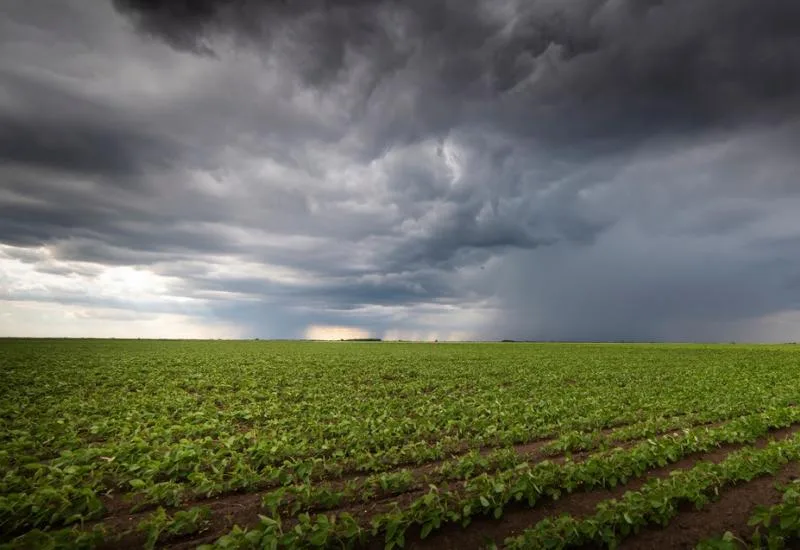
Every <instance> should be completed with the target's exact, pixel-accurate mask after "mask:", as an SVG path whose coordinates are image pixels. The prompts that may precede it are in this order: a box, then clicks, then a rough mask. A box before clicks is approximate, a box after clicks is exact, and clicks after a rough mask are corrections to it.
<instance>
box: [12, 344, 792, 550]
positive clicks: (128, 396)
mask: <svg viewBox="0 0 800 550" xmlns="http://www.w3.org/2000/svg"><path fill="white" fill-rule="evenodd" d="M0 388H1V389H2V398H0V493H1V495H0V532H1V533H2V536H1V538H0V544H1V545H3V547H4V548H5V547H8V548H62V547H63V548H95V547H97V548H142V547H147V548H153V547H170V548H194V547H197V546H202V545H207V546H206V547H215V548H309V547H330V548H362V547H363V548H397V547H406V548H491V547H495V546H496V547H507V548H532V549H533V548H563V547H606V546H612V547H613V546H617V545H620V544H621V545H622V546H623V547H628V548H686V547H688V548H692V547H694V546H695V545H699V546H700V547H701V548H743V547H745V545H747V546H751V547H758V546H759V545H761V546H763V547H766V546H767V545H768V544H770V545H772V546H770V547H776V548H778V547H781V546H782V545H785V546H787V547H792V546H793V544H794V546H795V547H796V546H797V539H796V538H795V539H792V537H798V536H800V484H798V483H797V482H796V481H793V480H795V479H796V475H797V474H798V473H800V471H799V470H798V459H799V458H800V434H799V433H798V432H800V430H797V428H798V427H799V426H800V407H797V406H796V403H797V402H798V400H800V348H797V347H795V346H745V345H625V344H522V343H496V344H490V343H486V344H441V343H440V344H424V343H417V344H405V343H342V342H336V343H314V342H257V341H248V342H223V341H206V342H189V341H123V340H0ZM726 532H727V534H726ZM793 541H794V542H793Z"/></svg>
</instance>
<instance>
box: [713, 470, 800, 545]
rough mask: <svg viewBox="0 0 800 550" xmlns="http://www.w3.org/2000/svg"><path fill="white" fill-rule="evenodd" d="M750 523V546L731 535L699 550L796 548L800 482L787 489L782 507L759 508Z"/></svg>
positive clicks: (722, 537)
mask: <svg viewBox="0 0 800 550" xmlns="http://www.w3.org/2000/svg"><path fill="white" fill-rule="evenodd" d="M747 523H748V525H749V526H750V527H752V528H754V532H753V534H752V537H751V538H750V540H749V543H748V542H746V541H744V540H742V539H739V538H737V537H736V536H735V535H734V534H733V533H731V532H730V531H728V532H726V533H725V534H724V535H722V536H720V537H715V538H712V539H708V540H705V541H702V542H701V543H700V544H698V545H697V550H714V549H716V550H740V549H742V548H751V549H754V550H761V549H763V548H768V549H769V550H778V549H782V548H787V547H791V546H793V545H796V544H797V542H798V540H800V479H795V480H794V481H792V482H791V483H789V484H788V485H787V486H786V487H784V488H783V497H782V499H781V502H780V503H779V504H775V505H773V506H763V505H762V506H758V507H756V510H755V512H753V515H752V516H750V519H749V521H748V522H747Z"/></svg>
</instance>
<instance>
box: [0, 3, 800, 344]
mask: <svg viewBox="0 0 800 550" xmlns="http://www.w3.org/2000/svg"><path fill="white" fill-rule="evenodd" d="M0 335H4V336H73V337H77V336H96V337H142V338H144V337H156V338H304V337H307V338H322V339H325V338H336V339H338V338H347V337H367V336H369V337H378V338H386V339H418V340H431V339H439V340H462V339H486V340H490V339H501V338H507V339H536V340H667V341H767V342H770V341H795V340H800V2H794V1H789V0H758V1H755V0H704V1H703V2H697V1H696V0H402V1H401V0H369V1H367V0H339V1H335V0H328V1H323V0H282V1H281V0H273V1H265V0H260V1H256V0H216V1H215V0H197V1H195V2H186V1H185V0H181V1H174V2H170V1H158V0H113V1H112V0H37V1H35V2H31V1H29V0H4V1H3V2H2V4H0Z"/></svg>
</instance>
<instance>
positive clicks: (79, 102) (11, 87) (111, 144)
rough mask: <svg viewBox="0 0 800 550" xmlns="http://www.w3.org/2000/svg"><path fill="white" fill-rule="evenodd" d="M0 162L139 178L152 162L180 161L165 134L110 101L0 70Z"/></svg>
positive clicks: (155, 164)
mask: <svg viewBox="0 0 800 550" xmlns="http://www.w3.org/2000/svg"><path fill="white" fill-rule="evenodd" d="M0 82H1V83H2V84H0V89H2V91H3V92H4V94H5V96H6V97H7V98H8V99H10V100H11V101H8V100H7V101H4V102H0V162H3V163H7V164H10V165H15V164H21V165H31V166H36V167H40V168H49V169H53V170H62V171H65V172H77V173H82V174H104V175H108V176H112V177H114V181H117V182H130V181H137V180H134V179H133V176H141V175H142V173H143V172H145V171H147V170H148V169H151V168H153V167H161V166H163V165H165V164H167V163H169V162H173V161H175V160H177V156H178V151H177V149H176V147H175V145H174V144H173V143H170V142H169V140H168V139H166V138H164V137H163V136H158V135H152V134H149V133H148V132H147V129H146V128H141V127H139V126H138V125H137V124H136V123H135V121H132V120H125V118H124V116H120V114H119V113H118V112H117V111H115V110H114V109H112V108H110V107H109V106H108V105H103V104H102V103H98V102H93V101H91V100H89V99H87V98H85V97H83V96H81V95H80V94H76V93H74V92H72V91H71V90H69V89H68V88H66V87H63V86H62V87H58V86H57V85H56V84H55V83H54V82H48V81H47V80H46V79H43V78H38V79H37V78H31V77H25V76H24V75H20V74H14V73H12V72H2V73H0Z"/></svg>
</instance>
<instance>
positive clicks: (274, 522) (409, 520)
mask: <svg viewBox="0 0 800 550" xmlns="http://www.w3.org/2000/svg"><path fill="white" fill-rule="evenodd" d="M798 420H800V412H798V411H796V410H794V409H792V408H789V409H781V410H776V411H770V412H768V413H762V414H758V415H752V416H749V417H743V418H741V419H738V420H736V421H733V422H731V423H730V424H728V425H726V426H724V427H720V428H699V429H694V430H686V431H685V432H684V433H683V434H680V435H673V436H665V437H664V438H660V439H653V440H649V441H646V442H643V443H642V444H639V445H637V446H635V447H633V448H631V449H627V450H623V449H615V450H612V451H608V452H605V453H601V454H599V455H597V456H593V457H590V458H589V459H587V460H586V461H583V462H572V461H569V460H568V461H566V462H565V463H563V464H556V463H553V462H550V461H544V462H540V463H538V464H535V465H533V466H531V465H529V464H527V463H522V464H519V465H518V466H517V467H516V468H514V469H511V470H507V471H503V472H499V473H497V474H494V475H485V474H484V475H480V476H477V477H475V478H472V479H470V480H468V481H466V482H464V483H463V484H461V486H460V487H459V488H455V489H450V488H449V487H448V486H446V485H445V486H442V487H437V486H431V487H430V490H429V491H428V492H427V493H426V494H424V495H422V496H421V497H419V498H417V499H416V500H414V501H413V502H411V503H410V504H409V505H408V506H407V507H405V508H402V509H399V508H398V509H394V510H391V511H388V512H386V513H382V514H378V515H376V516H374V517H373V518H372V520H371V523H370V525H368V526H367V525H361V524H359V523H358V522H357V521H356V520H355V519H354V518H352V517H350V516H348V515H346V514H339V515H336V514H333V515H325V514H318V515H315V516H310V515H308V514H300V515H299V516H298V517H297V518H296V519H297V523H296V524H295V525H294V526H293V527H292V528H291V529H284V524H285V520H284V519H283V518H281V517H278V516H275V517H271V518H270V517H266V516H265V517H264V518H262V524H261V526H260V527H259V528H257V529H255V530H252V531H244V530H241V529H234V531H233V532H231V533H230V534H229V535H226V536H223V537H222V538H221V539H219V540H218V541H217V547H219V548H231V547H234V548H251V547H267V548H269V547H273V546H280V547H289V548H295V547H297V548H299V547H302V546H303V545H307V544H317V543H319V542H320V541H324V543H325V544H329V543H330V544H337V545H338V544H345V545H348V544H351V543H352V544H356V543H357V542H363V540H364V539H365V537H368V536H371V537H378V536H380V537H383V539H384V540H385V543H386V546H387V547H389V548H391V547H395V546H402V545H403V543H404V541H405V536H406V532H407V531H408V529H409V528H411V527H412V526H418V527H419V528H420V531H421V536H423V537H424V536H426V535H427V534H428V533H430V532H431V531H433V530H435V529H438V528H440V527H441V526H442V525H443V524H446V523H460V524H461V525H464V526H466V525H467V524H469V522H470V521H471V518H472V517H474V516H476V515H486V514H491V515H493V516H495V517H500V516H502V514H503V512H504V509H505V508H506V507H507V506H509V505H510V504H512V503H514V502H520V501H523V502H526V503H527V505H528V506H534V505H535V504H536V503H537V502H538V501H539V500H540V499H542V498H558V496H559V495H561V494H562V493H564V492H572V491H575V490H578V489H579V488H580V489H590V488H595V487H613V486H615V485H617V484H619V483H624V482H626V481H627V479H630V478H632V477H636V476H641V475H643V474H644V473H646V472H647V470H649V469H651V468H653V467H657V466H664V465H666V464H668V463H671V462H675V461H677V460H679V459H680V458H682V457H684V456H687V455H689V454H692V453H696V452H703V451H708V450H709V449H712V448H714V447H716V446H719V445H721V444H726V443H746V442H751V441H754V440H755V439H758V438H759V437H762V436H763V435H765V434H766V433H768V431H769V429H771V428H778V427H785V426H788V425H790V424H792V423H794V422H797V421H798ZM321 532H324V533H326V534H325V535H324V536H323V535H321V534H320V533H321Z"/></svg>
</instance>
